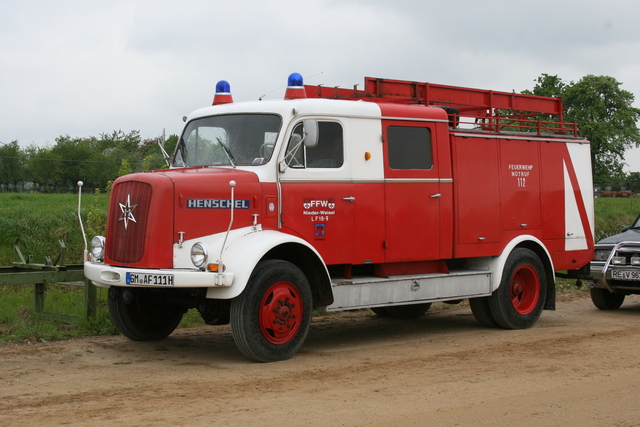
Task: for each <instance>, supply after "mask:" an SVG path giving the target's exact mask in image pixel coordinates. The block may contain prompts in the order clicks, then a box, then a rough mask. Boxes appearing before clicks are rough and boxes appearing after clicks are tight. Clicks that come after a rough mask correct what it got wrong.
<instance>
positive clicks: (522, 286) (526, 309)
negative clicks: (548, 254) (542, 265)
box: [509, 265, 540, 314]
mask: <svg viewBox="0 0 640 427" xmlns="http://www.w3.org/2000/svg"><path fill="white" fill-rule="evenodd" d="M509 294H510V297H511V304H512V305H513V308H515V309H516V311H517V312H518V313H520V314H529V313H531V312H532V311H533V310H534V309H535V308H536V306H537V305H538V299H539V298H540V278H539V277H538V273H537V272H536V270H535V268H533V267H532V266H530V265H523V266H521V267H520V268H518V270H516V272H515V273H514V275H513V277H512V278H511V284H510V286H509Z"/></svg>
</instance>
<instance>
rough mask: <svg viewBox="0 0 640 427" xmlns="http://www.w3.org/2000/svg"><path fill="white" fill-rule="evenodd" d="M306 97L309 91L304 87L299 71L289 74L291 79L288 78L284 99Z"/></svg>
mask: <svg viewBox="0 0 640 427" xmlns="http://www.w3.org/2000/svg"><path fill="white" fill-rule="evenodd" d="M306 97H307V93H306V92H305V89H304V83H303V80H302V76H301V75H300V74H299V73H291V74H289V79H288V80H287V90H286V92H285V93H284V99H298V98H306Z"/></svg>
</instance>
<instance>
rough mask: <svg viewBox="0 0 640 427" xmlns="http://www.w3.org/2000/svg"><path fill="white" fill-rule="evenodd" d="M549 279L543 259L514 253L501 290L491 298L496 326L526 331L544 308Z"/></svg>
mask: <svg viewBox="0 0 640 427" xmlns="http://www.w3.org/2000/svg"><path fill="white" fill-rule="evenodd" d="M546 295H547V279H546V275H545V270H544V266H543V265H542V262H541V261H540V258H538V256H537V255H536V254H535V253H534V252H533V251H531V250H529V249H525V248H517V249H515V250H514V251H513V252H512V253H511V254H510V255H509V258H507V262H506V263H505V266H504V270H503V272H502V280H501V281H500V286H499V287H498V289H496V290H495V291H494V292H493V294H492V295H491V296H490V297H488V303H489V309H490V310H491V315H492V316H493V319H494V320H495V321H496V323H497V324H498V325H499V326H501V327H503V328H505V329H527V328H530V327H532V326H533V325H534V324H535V323H536V322H537V321H538V318H539V317H540V315H541V314H542V310H543V308H544V303H545V297H546Z"/></svg>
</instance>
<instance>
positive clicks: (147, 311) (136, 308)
mask: <svg viewBox="0 0 640 427" xmlns="http://www.w3.org/2000/svg"><path fill="white" fill-rule="evenodd" d="M108 299H109V302H108V304H109V314H110V315H111V320H113V323H114V324H115V325H116V327H117V328H118V329H119V330H120V332H122V334H123V335H125V336H126V337H127V338H130V339H132V340H135V341H155V340H160V339H162V338H166V337H167V336H169V334H171V332H173V331H174V330H175V329H176V328H177V327H178V324H179V323H180V321H181V320H182V316H183V315H184V312H185V310H184V309H183V308H181V307H178V306H176V305H170V304H168V303H167V302H166V301H165V300H164V298H162V293H161V292H157V291H152V290H149V289H140V288H131V289H120V288H117V287H114V286H112V287H110V288H109V298H108Z"/></svg>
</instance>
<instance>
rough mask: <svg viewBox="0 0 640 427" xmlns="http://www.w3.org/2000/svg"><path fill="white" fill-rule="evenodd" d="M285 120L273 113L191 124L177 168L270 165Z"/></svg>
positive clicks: (180, 145)
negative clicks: (268, 163)
mask: <svg viewBox="0 0 640 427" xmlns="http://www.w3.org/2000/svg"><path fill="white" fill-rule="evenodd" d="M281 123H282V119H281V118H280V116H277V115H274V114H229V115H223V116H211V117H204V118H201V119H197V120H193V121H191V122H190V123H189V124H188V125H187V127H186V129H185V130H184V133H183V134H182V138H180V142H179V143H178V147H177V148H176V153H175V156H174V159H173V166H175V167H189V166H215V165H231V166H234V167H235V166H237V165H262V164H264V163H267V162H268V161H269V159H270V158H271V154H272V153H273V147H274V145H275V143H276V139H277V137H278V132H279V131H280V125H281Z"/></svg>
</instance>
